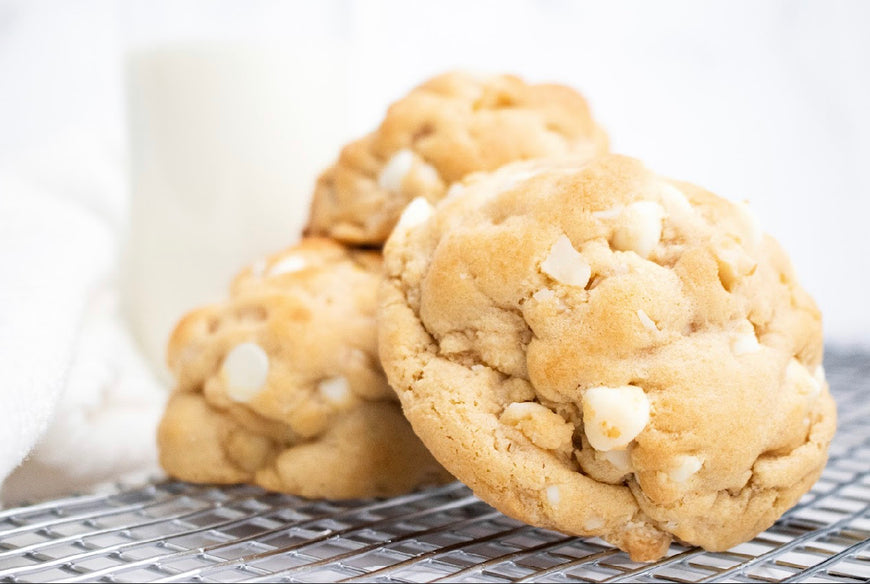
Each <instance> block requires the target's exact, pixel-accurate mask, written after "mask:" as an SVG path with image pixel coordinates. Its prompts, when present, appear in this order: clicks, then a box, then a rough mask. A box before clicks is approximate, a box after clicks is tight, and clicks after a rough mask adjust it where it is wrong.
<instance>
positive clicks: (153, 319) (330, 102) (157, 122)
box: [122, 43, 347, 373]
mask: <svg viewBox="0 0 870 584" xmlns="http://www.w3.org/2000/svg"><path fill="white" fill-rule="evenodd" d="M126 75H127V78H126V84H127V99H128V117H129V127H130V140H129V143H130V177H131V189H132V192H131V205H130V218H131V219H130V221H131V222H130V232H129V241H128V245H127V248H126V255H125V257H124V258H123V259H122V275H123V278H122V288H123V295H124V303H125V311H126V314H127V316H128V318H129V321H130V324H131V326H132V328H133V332H134V334H135V335H136V337H137V338H138V339H139V341H140V343H141V345H142V348H143V349H144V351H145V352H146V354H147V356H148V357H149V358H150V360H151V361H152V362H153V363H154V365H155V367H156V369H157V370H158V371H160V372H161V373H165V372H166V366H165V365H164V362H165V357H164V356H165V352H166V341H167V339H168V337H169V334H170V332H171V331H172V328H173V327H174V325H175V323H176V322H177V320H178V319H179V318H180V317H181V316H182V315H183V314H184V313H185V312H187V311H188V310H190V309H192V308H194V307H196V306H199V305H201V304H203V303H206V302H210V301H214V300H218V299H220V298H223V297H225V296H226V294H227V290H228V285H229V283H230V280H231V278H232V277H233V275H234V274H235V273H236V272H237V271H238V270H239V269H240V268H242V267H243V266H244V265H245V264H247V263H249V262H251V261H252V260H254V259H255V258H257V257H259V256H261V255H263V254H265V253H269V252H273V251H276V250H278V249H280V248H282V247H284V246H287V245H289V244H291V243H293V242H294V241H296V240H297V239H298V238H299V234H300V230H301V228H302V227H303V225H304V223H305V220H306V216H307V213H308V204H309V198H310V195H311V192H312V189H313V186H314V182H315V179H316V177H317V175H318V174H319V172H320V171H321V170H323V169H324V168H325V167H326V166H327V165H328V164H329V163H330V161H331V160H333V159H334V158H335V157H336V156H337V154H338V151H339V148H340V145H341V143H342V141H343V139H344V137H345V136H344V132H345V125H346V124H345V113H346V107H347V104H346V91H345V83H346V71H345V67H344V64H343V60H342V58H341V56H340V55H339V54H338V53H337V51H336V50H334V49H332V50H329V49H328V48H325V47H322V46H317V47H311V46H309V47H306V48H305V49H304V50H303V49H301V48H299V49H297V50H295V51H291V50H288V49H279V48H275V47H259V48H258V47H252V46H250V45H241V44H213V43H212V44H207V43H202V44H194V45H185V46H176V47H173V48H166V49H151V50H141V51H138V52H134V53H132V54H131V55H130V57H129V59H128V62H127V72H126Z"/></svg>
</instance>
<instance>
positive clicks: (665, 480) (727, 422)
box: [379, 155, 835, 560]
mask: <svg viewBox="0 0 870 584" xmlns="http://www.w3.org/2000/svg"><path fill="white" fill-rule="evenodd" d="M427 211H428V210H427V208H426V205H425V204H424V203H423V202H422V201H418V202H415V203H412V205H411V206H409V208H408V211H407V212H406V213H405V215H403V217H402V220H401V221H400V223H399V226H398V227H397V228H396V230H395V232H394V233H393V235H392V236H391V238H390V240H389V241H388V243H387V245H386V247H385V250H384V255H385V265H386V272H387V279H386V281H385V282H384V284H383V286H382V291H381V300H380V310H379V334H380V354H381V359H382V362H383V365H384V368H385V370H386V372H387V375H388V378H389V380H390V383H391V385H393V387H394V388H395V389H396V391H397V392H398V394H399V396H400V399H401V401H402V404H403V408H404V411H405V414H406V416H407V417H408V419H409V420H410V421H411V423H412V425H413V426H414V429H415V431H416V432H417V434H418V435H419V436H421V438H422V439H423V441H424V443H425V444H426V445H427V447H428V448H429V449H430V451H432V452H433V454H434V455H435V457H436V458H437V459H438V460H439V461H440V462H441V463H442V464H444V465H445V467H446V468H447V469H448V470H450V471H451V472H452V473H453V474H455V475H456V476H457V477H458V478H459V479H460V480H462V481H463V482H466V483H467V484H469V485H470V486H471V487H472V488H473V489H474V491H475V492H476V493H477V494H478V495H479V496H480V497H481V498H483V499H484V500H486V501H487V502H488V503H490V504H492V505H494V506H495V507H497V508H499V509H500V510H502V511H503V512H505V513H507V514H509V515H512V516H514V517H517V518H519V519H521V520H524V521H526V522H529V523H532V524H535V525H541V526H545V527H549V528H555V529H558V530H561V531H564V532H567V533H572V534H579V535H600V536H603V537H605V538H606V539H608V540H609V541H611V542H612V543H614V544H616V545H618V546H619V547H621V548H623V549H625V550H627V551H629V552H630V554H631V555H632V557H633V558H635V559H643V560H649V559H654V558H656V557H658V556H660V555H661V554H663V553H664V551H665V550H666V549H667V544H668V543H669V541H670V540H671V537H672V536H676V537H678V538H679V539H682V540H684V541H686V542H689V543H692V544H698V545H701V546H704V547H706V548H708V549H713V550H720V549H725V548H728V547H730V546H732V545H734V544H736V543H738V542H740V541H744V540H746V539H749V538H751V537H752V536H753V535H755V534H756V533H758V532H759V531H761V530H763V529H765V528H766V527H767V526H769V525H770V524H771V523H772V522H773V521H774V520H775V519H776V518H777V517H778V516H779V515H780V514H781V513H782V512H783V511H785V509H787V508H788V507H789V506H791V505H793V504H794V503H795V502H796V501H797V500H798V498H799V497H800V496H801V495H802V494H803V493H804V492H806V491H807V490H808V489H809V487H810V486H811V485H812V483H813V482H814V481H815V479H816V478H817V477H818V475H819V473H820V472H821V469H822V467H823V465H824V462H825V460H826V452H827V445H828V443H829V442H830V439H831V437H832V435H833V431H834V425H835V411H834V405H833V402H832V400H831V398H830V395H829V393H828V390H827V385H826V383H825V380H824V372H823V370H822V368H821V359H822V329H821V321H820V314H819V311H818V310H817V308H816V306H815V304H814V302H813V300H812V299H811V298H810V297H809V296H808V295H807V293H806V292H805V291H804V290H803V289H802V288H801V287H800V285H799V284H798V283H797V281H796V279H795V275H794V273H793V270H792V267H791V265H790V263H789V260H788V258H787V256H786V255H785V253H784V252H783V251H782V249H781V248H780V247H779V245H778V244H777V243H776V241H775V240H773V239H772V238H771V237H769V236H767V235H765V234H763V233H762V231H761V230H760V228H759V226H758V223H757V221H756V220H755V219H754V217H753V216H752V214H751V213H750V212H749V210H748V208H747V207H746V206H745V205H743V204H739V203H737V204H735V203H731V202H729V201H726V200H724V199H721V198H719V197H717V196H715V195H713V194H711V193H709V192H707V191H705V190H703V189H701V188H698V187H696V186H693V185H690V184H687V183H681V182H676V181H672V180H668V179H665V178H663V177H660V176H657V175H655V174H654V173H652V172H650V171H649V170H647V169H646V168H645V167H644V166H643V165H642V164H641V163H640V162H638V161H636V160H633V159H630V158H626V157H622V156H612V155H611V156H605V157H602V158H599V159H597V160H595V161H592V162H590V163H588V164H586V165H578V164H577V163H576V162H571V161H534V162H527V163H516V164H512V165H509V166H506V167H504V168H503V169H500V170H498V171H496V172H494V173H491V174H483V173H481V174H479V175H474V176H471V177H469V178H467V179H466V180H465V181H463V185H462V188H461V189H457V191H456V192H455V194H453V195H451V196H449V197H447V198H446V199H445V200H443V201H442V202H441V203H440V204H438V205H437V206H436V207H435V209H434V211H433V212H432V214H431V215H429V216H427Z"/></svg>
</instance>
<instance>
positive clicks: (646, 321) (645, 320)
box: [637, 308, 659, 333]
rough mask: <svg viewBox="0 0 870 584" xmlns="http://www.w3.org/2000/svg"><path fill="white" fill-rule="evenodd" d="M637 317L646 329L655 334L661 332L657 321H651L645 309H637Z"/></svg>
mask: <svg viewBox="0 0 870 584" xmlns="http://www.w3.org/2000/svg"><path fill="white" fill-rule="evenodd" d="M637 317H638V318H639V319H640V324H642V325H643V327H644V328H645V329H647V330H649V331H651V332H654V333H657V332H659V327H658V326H657V325H656V323H655V321H654V320H653V319H651V318H650V317H649V315H648V314H647V313H646V312H644V311H643V309H641V308H638V309H637Z"/></svg>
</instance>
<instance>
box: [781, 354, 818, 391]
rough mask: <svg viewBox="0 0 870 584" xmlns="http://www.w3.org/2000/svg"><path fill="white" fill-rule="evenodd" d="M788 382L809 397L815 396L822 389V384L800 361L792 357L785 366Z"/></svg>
mask: <svg viewBox="0 0 870 584" xmlns="http://www.w3.org/2000/svg"><path fill="white" fill-rule="evenodd" d="M785 379H786V383H788V384H790V385H793V386H794V387H795V389H797V392H798V393H799V394H801V395H805V396H807V397H808V398H814V397H816V396H818V395H819V393H821V391H822V386H821V384H820V383H819V382H818V381H817V380H816V378H815V376H814V375H810V372H809V371H808V370H807V368H806V367H804V366H803V365H802V364H801V362H800V361H798V360H797V359H795V358H794V357H792V358H791V359H790V360H789V362H788V365H787V366H786V368H785Z"/></svg>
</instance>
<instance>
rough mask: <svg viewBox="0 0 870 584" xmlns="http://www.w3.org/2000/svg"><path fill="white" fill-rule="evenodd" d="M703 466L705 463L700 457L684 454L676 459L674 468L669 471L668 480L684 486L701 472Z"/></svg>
mask: <svg viewBox="0 0 870 584" xmlns="http://www.w3.org/2000/svg"><path fill="white" fill-rule="evenodd" d="M703 465H704V461H703V459H701V458H700V457H698V456H692V455H689V454H682V455H680V456H678V457H677V458H676V459H674V466H672V467H671V468H670V470H668V478H670V479H671V480H672V481H673V482H675V483H677V484H683V483H685V482H686V481H687V480H689V479H690V478H691V477H692V475H694V474H695V473H697V472H698V471H699V470H701V467H702V466H703Z"/></svg>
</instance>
